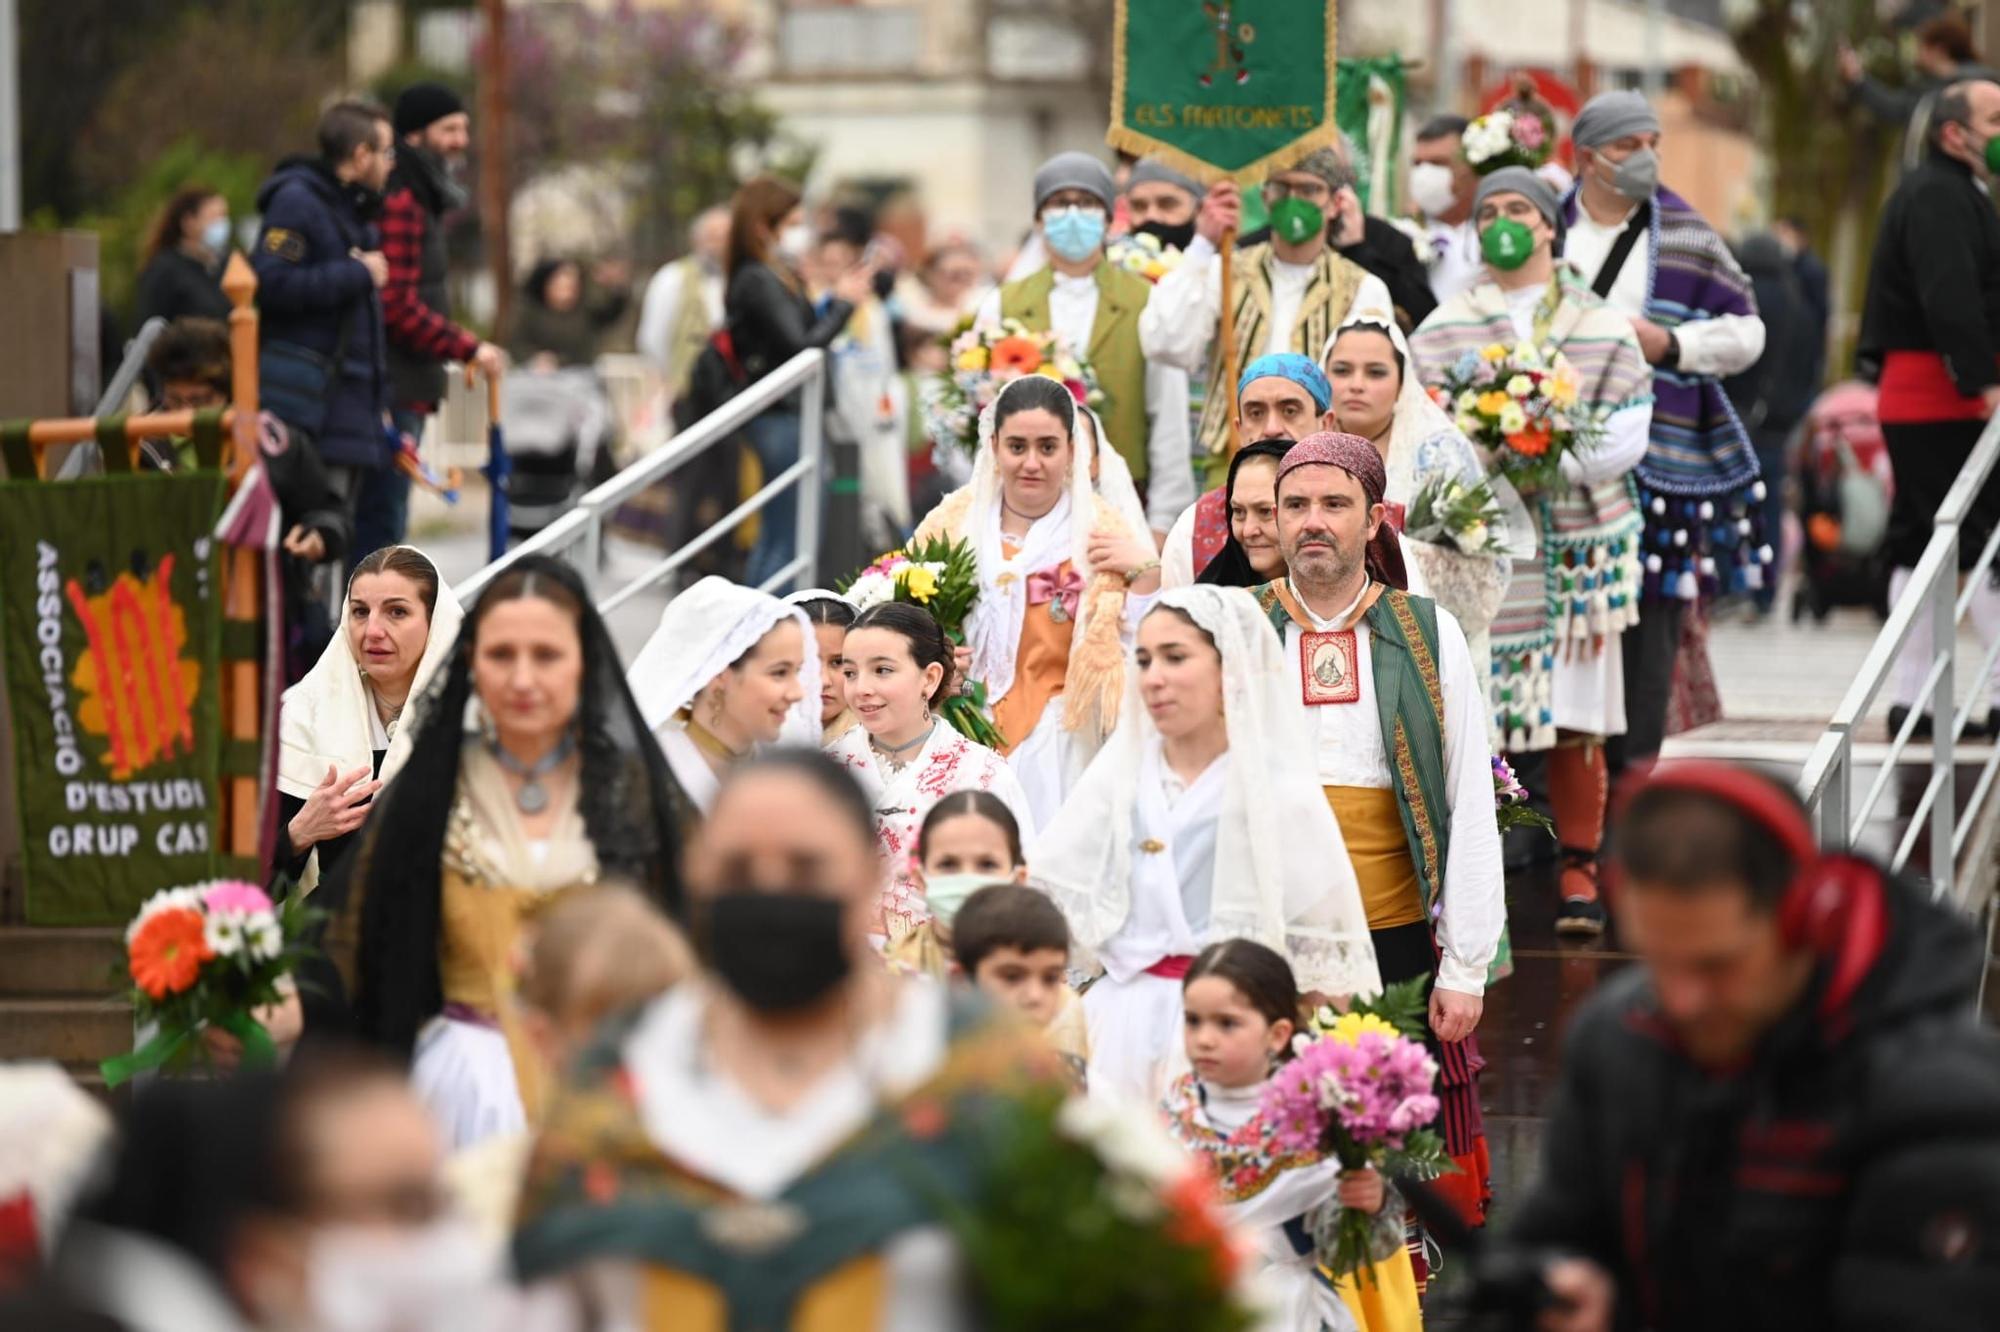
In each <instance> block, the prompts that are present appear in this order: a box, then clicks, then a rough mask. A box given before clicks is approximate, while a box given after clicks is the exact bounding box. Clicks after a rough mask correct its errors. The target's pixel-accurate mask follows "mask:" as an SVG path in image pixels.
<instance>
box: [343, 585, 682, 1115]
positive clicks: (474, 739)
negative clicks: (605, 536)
mask: <svg viewBox="0 0 2000 1332" xmlns="http://www.w3.org/2000/svg"><path fill="white" fill-rule="evenodd" d="M415 726H416V734H415V736H414V738H413V740H412V741H411V742H410V757H409V760H408V762H407V764H406V766H405V767H404V771H403V776H402V777H401V778H399V779H398V780H397V781H396V782H395V784H394V785H392V786H391V787H390V788H389V789H388V791H387V792H385V793H384V795H383V797H382V800H381V809H380V810H379V811H378V812H377V813H376V814H375V815H374V816H373V817H372V818H370V820H369V822H368V825H367V828H366V829H365V830H364V832H363V834H362V837H363V840H362V843H361V846H360V848H359V850H358V851H357V852H356V854H355V856H354V858H353V863H352V867H351V868H352V883H351V884H343V885H340V887H341V888H344V889H349V890H350V891H347V892H345V893H342V892H340V891H335V892H334V893H333V897H334V900H335V901H336V902H337V903H338V904H339V906H340V909H341V912H340V915H339V917H338V918H337V919H336V920H335V922H334V924H333V926H332V927H331V928H330V930H329V951H331V952H332V953H333V954H334V956H335V958H336V960H337V961H340V962H342V963H343V964H344V967H345V970H346V971H347V972H348V974H349V975H351V976H352V977H353V978H354V989H353V993H354V997H355V998H354V1027H355V1029H356V1032H357V1034H359V1035H361V1036H362V1037H364V1038H366V1039H370V1040H373V1041H377V1042H379V1043H382V1044H384V1045H387V1046H389V1047H390V1048H391V1049H393V1050H396V1051H397V1052H399V1053H404V1054H407V1055H409V1056H411V1058H412V1066H411V1082H412V1084H413V1085H414V1086H415V1088H416V1090H417V1092H418V1094H419V1095H420V1096H421V1097H422V1098H423V1099H424V1101H425V1103H426V1104H427V1105H428V1106H429V1108H430V1109H431V1111H432V1113H433V1115H434V1116H435V1117H436V1119H437V1121H438V1123H439V1125H440V1127H441V1128H442V1129H443V1131H444V1132H445V1134H446V1136H447V1138H448V1139H449V1141H450V1143H451V1145H452V1146H453V1147H455V1148H456V1147H465V1146H468V1145H470V1144H471V1143H474V1142H478V1141H480V1140H482V1139H484V1138H486V1137H490V1136H493V1135H495V1134H500V1133H510V1132H519V1131H522V1130H524V1129H526V1128H527V1127H529V1126H530V1125H531V1124H532V1123H533V1122H534V1120H535V1118H536V1116H537V1114H538V1113H539V1110H540V1107H541V1104H542V1093H543V1087H544V1085H545V1080H546V1072H547V1070H546V1069H545V1068H544V1067H543V1064H542V1060H541V1057H540V1056H539V1055H538V1054H537V1052H536V1050H535V1048H534V1046H533V1043H532V1042H531V1041H529V1040H528V1039H526V1034H525V1032H524V1031H523V1030H522V1029H521V1027H520V1019H519V1016H518V1013H517V1012H516V1009H515V1005H514V1004H513V1003H511V1002H510V996H511V995H512V993H513V988H514V968H515V965H516V958H515V954H516V951H517V950H518V949H519V948H520V947H521V945H522V942H523V940H524V938H525V935H526V932H527V930H528V929H529V928H530V927H531V925H532V922H533V921H534V919H535V918H536V917H537V916H538V915H539V914H540V913H541V912H542V911H544V910H545V909H546V908H547V907H548V905H549V904H550V903H552V902H554V901H555V900H557V899H558V898H559V897H560V896H561V895H562V894H563V893H565V892H567V891H569V890H570V889H572V888H574V887H576V886H577V885H580V884H589V883H594V882H596V881H598V880H599V879H600V878H603V877H608V876H618V877H621V878H626V879H629V880H631V881H633V882H634V884H635V885H636V886H638V887H639V888H641V889H642V890H643V891H645V892H646V893H647V895H648V896H649V897H650V898H651V899H652V900H653V901H654V903H655V904H656V905H658V906H660V907H662V908H663V909H665V910H667V911H668V912H669V913H676V912H677V911H678V908H679V906H680V884H679V879H678V877H677V874H676V866H677V861H678V849H679V837H678V829H679V827H680V826H681V824H682V823H683V822H684V821H685V820H686V819H687V818H688V817H689V814H688V808H689V807H688V802H687V799H686V797H685V795H684V794H683V793H682V792H681V791H680V789H679V787H678V786H677V785H676V784H675V782H674V780H673V778H672V776H671V775H670V774H669V773H668V771H667V767H666V764H665V762H664V761H663V760H662V759H661V757H660V753H659V750H658V748H657V747H656V746H655V745H654V744H653V743H652V740H651V738H650V737H649V736H648V735H647V733H646V728H645V725H644V723H643V722H642V721H641V719H640V715H639V709H638V705H637V704H636V703H635V702H634V701H633V699H632V696H631V694H630V692H629V691H628V690H627V689H626V687H625V683H624V679H623V674H622V671H621V669H620V665H619V662H618V656H617V650H616V649H615V648H614V647H613V646H612V644H611V638H610V635H609V634H608V633H607V632H606V631H605V629H604V624H603V621H602V620H601V619H600V618H599V617H598V615H597V612H596V611H595V609H593V608H592V607H591V605H590V603H589V600H588V596H587V594H586V592H585V591H584V589H583V586H582V583H581V582H580V581H579V580H578V578H577V576H576V574H575V572H574V571H573V570H570V569H569V568H568V567H567V566H565V565H563V564H561V563H560V562H558V561H556V560H552V559H549V558H547V557H540V556H536V557H529V558H527V559H523V560H521V561H519V562H518V563H516V564H515V565H513V566H512V567H511V568H509V569H508V570H507V571H506V572H505V573H503V574H502V575H500V577H498V578H496V579H495V580H494V581H493V583H492V584H490V585H489V586H488V587H487V588H486V589H485V591H484V592H482V593H481V595H480V599H479V603H478V605H477V606H475V607H474V608H473V611H472V612H471V616H470V618H469V619H468V621H467V623H466V625H465V628H464V630H463V632H462V633H461V634H460V641H459V644H458V647H457V650H456V651H455V652H454V653H453V654H452V657H451V661H450V664H449V666H448V668H447V669H446V670H445V671H444V672H443V673H442V676H441V679H440V680H439V681H438V683H437V684H436V685H435V686H434V687H433V689H432V690H431V691H430V692H429V693H428V694H427V695H426V696H425V702H424V709H423V712H422V715H421V716H420V717H419V718H418V719H417V721H416V723H415Z"/></svg>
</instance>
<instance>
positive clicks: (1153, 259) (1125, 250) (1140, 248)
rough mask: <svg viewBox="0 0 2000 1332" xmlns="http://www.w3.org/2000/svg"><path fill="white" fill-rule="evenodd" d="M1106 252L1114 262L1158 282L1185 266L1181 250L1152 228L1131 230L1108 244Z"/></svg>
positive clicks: (1127, 270) (1131, 271)
mask: <svg viewBox="0 0 2000 1332" xmlns="http://www.w3.org/2000/svg"><path fill="white" fill-rule="evenodd" d="M1104 253H1105V257H1106V258H1108V259H1110V260H1111V262H1112V263H1114V264H1117V265H1118V266H1119V267H1120V268H1122V269H1124V270H1125V271H1126V272H1128V273H1137V274H1138V275H1139V276H1140V277H1142V278H1144V279H1146V281H1148V282H1155V283H1157V282H1158V281H1159V280H1160V279H1161V278H1163V277H1165V276H1166V275H1167V274H1169V273H1171V272H1173V271H1174V270H1175V269H1176V268H1179V267H1180V266H1181V252H1180V251H1179V250H1175V249H1169V248H1168V247H1167V245H1166V243H1165V242H1163V241H1162V240H1161V239H1160V238H1159V237H1158V236H1155V235H1154V234H1153V233H1152V232H1150V231H1128V232H1126V233H1125V234H1124V235H1123V236H1120V237H1119V238H1118V239H1117V240H1115V241H1112V242H1111V244H1110V245H1109V246H1107V247H1105V251H1104Z"/></svg>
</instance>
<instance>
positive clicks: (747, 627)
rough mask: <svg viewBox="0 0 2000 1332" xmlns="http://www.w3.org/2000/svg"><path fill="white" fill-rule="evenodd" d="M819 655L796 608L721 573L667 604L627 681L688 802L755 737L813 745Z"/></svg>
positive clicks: (760, 741)
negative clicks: (730, 579)
mask: <svg viewBox="0 0 2000 1332" xmlns="http://www.w3.org/2000/svg"><path fill="white" fill-rule="evenodd" d="M819 675H820V655H819V652H818V651H817V640H816V639H815V637H814V635H813V628H812V624H811V622H810V621H809V620H807V618H806V614H805V612H804V611H802V610H800V609H799V608H798V607H797V606H793V605H788V604H786V603H785V602H783V601H780V600H778V598H776V597H774V596H771V595H770V594H769V593H767V592H759V591H758V590H757V589H756V588H754V587H744V586H742V585H741V584H738V583H732V582H730V581H729V580H728V579H726V578H712V577H711V578H704V579H702V580H701V581H700V582H698V583H696V584H695V585H694V586H693V587H690V588H689V589H687V591H685V592H683V593H681V594H680V595H679V596H677V597H675V598H674V599H673V600H672V601H671V602H668V603H667V609H666V610H665V611H664V612H663V613H662V614H661V615H660V627H659V628H657V629H655V630H654V631H653V636H652V637H651V638H649V639H647V640H646V645H645V646H644V647H642V648H640V649H639V655H638V656H637V657H636V658H635V659H634V660H633V662H632V670H631V672H630V674H629V675H628V677H627V678H628V680H629V681H630V683H631V686H632V694H633V696H634V697H635V698H637V699H638V700H639V708H640V711H641V713H642V714H643V715H644V717H645V719H646V725H647V726H648V727H649V728H650V729H651V730H652V732H653V735H654V736H655V737H656V738H657V739H658V741H659V744H660V750H661V752H662V753H664V754H665V755H666V760H667V766H668V767H670V768H672V769H673V773H674V776H675V778H676V779H677V780H678V781H679V782H680V784H681V787H682V789H684V790H685V791H686V792H687V793H688V796H689V798H690V799H691V800H692V801H693V802H694V807H695V809H696V810H698V811H699V812H700V813H703V814H706V813H707V812H708V808H709V806H710V805H712V804H714V803H715V791H716V787H717V785H718V784H719V783H720V781H721V779H722V776H723V774H725V773H726V772H728V771H729V769H730V768H731V767H732V766H734V765H735V764H736V763H738V762H740V761H741V760H742V759H744V758H746V757H748V756H749V755H750V754H751V753H752V752H754V751H755V750H756V749H757V747H758V746H759V745H771V744H776V743H777V742H779V741H780V740H783V741H785V742H787V743H790V744H795V745H804V746H807V747H811V748H818V746H819V741H820V687H819V684H820V681H819Z"/></svg>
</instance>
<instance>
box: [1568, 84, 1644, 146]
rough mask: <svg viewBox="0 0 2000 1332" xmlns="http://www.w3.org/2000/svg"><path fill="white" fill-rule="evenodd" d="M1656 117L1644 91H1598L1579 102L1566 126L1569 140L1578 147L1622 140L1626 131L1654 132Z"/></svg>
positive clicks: (1633, 132)
mask: <svg viewBox="0 0 2000 1332" xmlns="http://www.w3.org/2000/svg"><path fill="white" fill-rule="evenodd" d="M1659 132H1660V116H1659V113H1658V112H1656V111H1655V110H1653V104H1652V103H1651V102H1648V101H1647V100H1646V95H1645V94H1644V93H1638V92H1633V91H1630V90H1629V89H1627V90H1623V91H1619V92H1606V93H1599V94H1597V96H1595V97H1593V98H1591V99H1590V100H1589V101H1588V102H1585V103H1584V104H1583V110H1581V111H1579V112H1577V113H1576V123H1575V124H1574V125H1572V126H1571V127H1570V131H1569V137H1570V140H1571V141H1572V142H1573V143H1575V144H1576V146H1577V147H1579V148H1595V147H1597V146H1598V145H1599V144H1605V143H1610V142H1611V141H1613V140H1614V139H1622V138H1624V137H1625V136H1626V135H1628V134H1657V133H1659Z"/></svg>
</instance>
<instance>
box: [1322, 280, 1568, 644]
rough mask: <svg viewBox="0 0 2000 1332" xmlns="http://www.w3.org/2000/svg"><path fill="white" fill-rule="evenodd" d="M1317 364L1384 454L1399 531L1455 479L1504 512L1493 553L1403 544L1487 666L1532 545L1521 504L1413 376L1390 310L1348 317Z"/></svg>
mask: <svg viewBox="0 0 2000 1332" xmlns="http://www.w3.org/2000/svg"><path fill="white" fill-rule="evenodd" d="M1320 361H1321V362H1322V364H1323V365H1324V366H1325V368H1326V373H1327V379H1328V380H1329V381H1330V382H1331V383H1332V385H1333V411H1334V416H1335V418H1336V419H1337V420H1338V422H1339V428H1340V429H1341V430H1343V431H1345V432H1346V433H1347V434H1350V435H1359V436H1361V438H1363V439H1365V440H1367V441H1368V442H1369V443H1371V444H1373V445H1374V446H1375V451H1376V452H1377V453H1380V454H1381V455H1382V463H1383V466H1384V467H1385V468H1386V469H1387V470H1388V474H1389V486H1388V489H1387V490H1386V491H1385V492H1384V496H1383V497H1384V499H1385V500H1386V501H1387V502H1388V504H1389V506H1390V511H1391V512H1392V513H1394V514H1395V515H1397V517H1396V524H1397V527H1398V529H1399V530H1400V529H1401V527H1402V525H1403V519H1404V515H1406V514H1407V512H1408V510H1409V506H1410V504H1411V502H1412V501H1414V500H1415V499H1416V497H1417V496H1418V494H1420V493H1421V492H1422V491H1423V490H1424V488H1425V487H1427V486H1430V485H1433V484H1436V483H1439V482H1446V481H1456V482H1457V483H1459V484H1460V485H1462V486H1465V487H1467V488H1468V489H1470V488H1471V487H1474V486H1478V485H1481V484H1484V485H1486V486H1487V487H1488V489H1489V490H1490V491H1491V492H1492V494H1493V498H1494V502H1495V504H1496V506H1497V507H1498V509H1499V511H1500V522H1499V523H1498V524H1497V525H1496V527H1494V528H1493V529H1490V531H1489V535H1490V537H1491V538H1492V540H1493V541H1494V542H1495V543H1496V545H1497V550H1496V551H1495V553H1490V554H1461V553H1460V552H1459V550H1458V549H1457V548H1456V547H1454V546H1448V545H1443V544H1440V543H1437V542H1432V541H1423V540H1417V539H1415V538H1412V537H1411V536H1410V535H1409V533H1407V532H1403V533H1402V543H1401V544H1402V549H1403V562H1404V565H1405V567H1406V568H1408V569H1409V570H1410V571H1411V572H1412V573H1414V574H1415V575H1416V578H1415V582H1416V583H1417V584H1418V585H1419V586H1421V587H1423V588H1426V589H1427V593H1426V594H1427V595H1428V596H1430V598H1431V599H1432V600H1434V601H1436V602H1437V603H1438V604H1439V605H1440V606H1443V607H1444V608H1445V609H1446V610H1448V611H1450V612H1451V613H1452V614H1453V615H1455V616H1456V617H1458V623H1459V627H1460V628H1462V629H1464V630H1465V641H1466V643H1467V645H1468V646H1469V647H1470V648H1471V650H1472V660H1473V661H1474V662H1475V663H1476V664H1478V665H1479V666H1480V667H1481V668H1482V669H1484V667H1485V665H1486V660H1487V655H1488V653H1487V645H1486V629H1487V626H1488V625H1490V624H1492V623H1493V617H1494V616H1495V615H1497V614H1499V611H1500V602H1501V600H1502V599H1503V598H1504V597H1505V596H1506V594H1507V581H1508V578H1509V576H1510V575H1511V572H1512V569H1513V563H1512V560H1511V559H1510V558H1509V554H1510V552H1511V551H1512V550H1513V547H1514V546H1515V545H1516V544H1517V543H1518V544H1520V546H1521V549H1520V551H1519V553H1521V554H1529V553H1532V552H1533V549H1534V543H1533V538H1532V536H1531V535H1530V534H1531V533H1532V531H1533V520H1532V519H1530V518H1529V516H1528V511H1527V508H1526V506H1525V505H1523V504H1522V502H1521V497H1520V495H1519V494H1517V493H1516V492H1515V490H1514V487H1513V486H1512V485H1511V484H1509V483H1508V481H1507V480H1506V478H1504V477H1500V476H1488V475H1487V472H1486V468H1485V467H1484V466H1483V465H1481V463H1480V459H1479V454H1478V452H1477V451H1476V450H1475V449H1474V448H1473V447H1472V441H1470V440H1468V439H1467V438H1466V437H1465V436H1464V435H1463V434H1462V433H1460V431H1459V429H1458V427H1457V426H1455V425H1453V424H1452V421H1451V418H1450V417H1449V416H1447V415H1445V412H1444V409H1443V408H1442V407H1439V406H1438V405H1437V403H1436V402H1434V401H1433V400H1432V399H1431V395H1430V393H1429V392H1428V391H1427V390H1426V389H1425V387H1424V383H1423V380H1422V378H1421V377H1419V376H1418V375H1416V374H1414V373H1412V371H1411V366H1410V344H1409V343H1408V342H1407V341H1405V340H1404V338H1403V330H1402V329H1401V328H1400V327H1399V326H1398V325H1397V323H1396V320H1395V318H1394V317H1393V316H1392V315H1389V314H1387V313H1385V312H1382V311H1376V310H1367V311H1362V312H1359V313H1358V314H1356V315H1354V316H1353V317H1351V318H1350V319H1349V320H1348V321H1347V322H1346V323H1345V324H1342V325H1341V326H1340V328H1338V329H1337V330H1335V332H1334V335H1333V338H1332V339H1331V340H1330V341H1329V342H1328V343H1327V344H1326V349H1325V351H1324V352H1323V353H1322V354H1321V356H1320Z"/></svg>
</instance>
